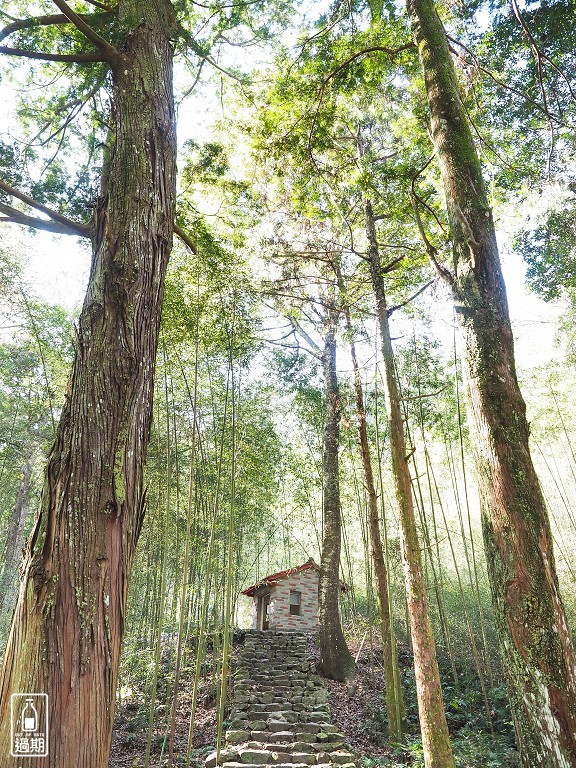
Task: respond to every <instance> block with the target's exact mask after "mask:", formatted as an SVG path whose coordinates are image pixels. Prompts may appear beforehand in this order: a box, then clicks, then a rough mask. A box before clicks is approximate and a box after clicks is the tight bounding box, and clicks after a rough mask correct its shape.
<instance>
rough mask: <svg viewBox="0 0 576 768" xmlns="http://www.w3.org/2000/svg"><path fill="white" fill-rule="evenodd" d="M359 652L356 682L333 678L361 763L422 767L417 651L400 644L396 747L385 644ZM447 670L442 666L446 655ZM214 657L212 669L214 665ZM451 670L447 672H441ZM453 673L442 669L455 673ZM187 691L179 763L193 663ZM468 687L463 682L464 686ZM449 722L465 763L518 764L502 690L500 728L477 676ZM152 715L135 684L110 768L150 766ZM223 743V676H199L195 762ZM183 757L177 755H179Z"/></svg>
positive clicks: (161, 752)
mask: <svg viewBox="0 0 576 768" xmlns="http://www.w3.org/2000/svg"><path fill="white" fill-rule="evenodd" d="M350 646H351V650H352V653H353V655H354V656H357V674H356V677H355V679H354V684H353V685H352V686H350V685H348V684H344V683H336V682H334V681H331V680H326V681H325V684H326V686H327V687H328V689H329V690H330V705H331V709H332V721H333V723H334V725H337V726H338V727H339V729H340V730H341V731H342V733H344V734H345V735H346V738H347V740H348V743H349V745H350V747H351V748H352V750H353V751H354V752H355V753H356V754H357V755H358V760H357V763H358V765H359V766H360V767H361V768H379V767H381V768H403V767H404V766H406V767H408V766H411V768H419V767H420V766H423V761H422V749H421V743H420V740H419V737H418V718H417V706H416V696H415V687H414V679H413V672H412V668H411V655H410V653H409V651H408V650H407V649H401V650H400V654H399V655H400V659H399V660H400V665H401V669H402V676H403V679H404V690H405V696H406V716H407V720H408V726H409V728H410V731H411V735H410V736H409V737H408V739H407V741H406V743H405V744H403V745H401V746H400V745H391V744H389V743H388V740H387V736H386V714H385V694H384V690H385V684H384V669H383V665H382V662H381V649H380V648H378V647H373V648H370V647H369V646H368V645H367V644H362V643H357V644H355V643H351V644H350ZM440 665H441V669H442V667H443V664H442V659H441V660H440ZM211 666H212V665H211V659H210V658H208V659H207V660H206V668H207V669H209V668H211ZM171 667H172V665H171V663H170V659H169V658H165V659H164V660H163V663H162V670H161V674H160V677H159V682H158V694H157V705H156V710H155V724H156V727H155V729H154V732H153V737H152V742H151V760H150V765H151V767H152V768H160V766H164V765H165V764H166V758H167V752H166V746H165V745H166V734H167V727H166V722H167V721H169V717H170V707H171V702H170V700H169V698H168V696H169V689H170V687H171V682H172V680H171V674H170V672H171ZM442 671H444V670H442ZM448 676H449V672H448V671H446V673H445V674H443V678H448ZM181 680H182V684H181V687H180V690H181V694H180V697H179V706H178V712H177V717H176V732H175V740H174V743H175V760H174V765H175V766H183V765H185V760H184V759H183V757H182V756H183V755H185V754H186V746H187V742H188V727H189V716H190V706H191V690H192V669H189V670H183V675H182V678H181ZM462 688H464V684H463V685H462ZM444 696H445V704H446V710H447V718H448V724H449V728H450V732H451V737H452V742H453V746H454V751H455V755H456V764H457V766H458V768H516V767H517V766H518V765H519V763H518V759H517V753H516V751H515V750H514V748H513V733H512V728H511V725H510V722H509V720H510V718H509V713H508V709H507V705H506V697H505V693H504V691H503V688H501V687H496V688H495V689H493V691H491V693H490V701H489V703H490V707H491V718H492V723H493V728H494V734H491V733H490V724H489V721H488V718H487V717H486V715H485V710H484V707H483V704H482V700H481V696H480V694H479V693H478V691H477V686H475V685H474V682H473V681H468V684H467V686H466V690H465V691H464V690H460V691H456V690H455V689H454V686H453V685H451V684H449V683H448V684H446V685H445V686H444ZM148 718H149V699H148V698H147V697H146V695H145V694H144V692H142V691H138V690H136V689H135V686H134V685H133V686H132V690H131V691H130V696H125V697H124V699H123V700H121V701H120V702H119V703H118V705H117V708H116V719H115V727H114V736H113V740H112V750H111V758H110V763H109V766H110V768H138V766H144V764H145V755H146V744H147V731H148ZM215 743H216V681H215V680H214V678H213V677H211V676H210V674H206V675H205V676H204V677H203V678H202V679H201V681H200V686H199V696H198V703H197V708H196V718H195V729H194V738H193V752H192V756H193V759H192V763H191V765H192V766H193V768H202V766H203V761H204V758H205V756H206V755H207V754H208V753H209V752H211V751H212V750H213V749H214V745H215ZM176 756H177V757H176Z"/></svg>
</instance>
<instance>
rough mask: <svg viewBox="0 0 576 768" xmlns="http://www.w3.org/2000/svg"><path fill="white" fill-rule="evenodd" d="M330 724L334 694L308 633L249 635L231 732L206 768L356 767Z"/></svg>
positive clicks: (237, 680) (237, 675)
mask: <svg viewBox="0 0 576 768" xmlns="http://www.w3.org/2000/svg"><path fill="white" fill-rule="evenodd" d="M353 760H354V755H353V754H352V753H351V752H349V751H348V750H347V749H346V745H345V738H344V736H343V734H341V733H339V732H338V729H337V728H336V727H335V726H334V725H332V724H331V723H330V708H329V706H328V691H327V690H326V689H325V688H324V686H323V685H322V681H321V679H320V677H319V676H318V675H317V674H315V665H314V662H313V660H312V657H311V656H310V655H309V652H308V641H307V638H306V636H305V635H302V634H296V633H294V632H272V631H255V630H252V631H250V632H247V633H246V639H245V642H244V647H243V648H242V650H241V653H240V660H239V664H238V668H237V670H236V673H235V676H234V694H233V710H232V714H231V729H230V730H229V731H227V732H226V745H225V747H224V748H223V749H221V751H220V755H219V758H217V755H216V753H215V752H214V753H212V754H211V755H209V757H208V758H207V760H206V768H216V766H218V765H219V766H222V768H264V766H276V767H277V768H307V766H317V768H331V767H332V766H339V767H340V768H355V764H354V762H353Z"/></svg>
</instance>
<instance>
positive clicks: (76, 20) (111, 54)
mask: <svg viewBox="0 0 576 768" xmlns="http://www.w3.org/2000/svg"><path fill="white" fill-rule="evenodd" d="M53 3H54V5H56V6H57V7H58V8H59V9H60V10H61V11H62V13H63V14H64V16H66V18H67V19H69V20H70V22H71V23H72V24H74V26H75V27H76V29H78V31H79V32H82V34H83V35H84V37H86V38H87V39H88V40H90V42H91V43H92V44H93V45H95V46H96V48H98V49H99V50H101V51H102V54H103V55H104V58H105V60H106V61H108V62H109V63H110V64H115V63H116V62H117V61H118V59H119V58H120V54H119V53H118V51H117V50H116V48H115V47H114V46H113V45H111V44H110V43H109V42H108V40H105V39H104V38H103V37H102V36H101V35H99V34H98V32H96V31H95V30H94V29H93V28H92V27H91V26H90V24H88V23H87V22H86V21H85V20H84V18H82V16H80V15H79V14H77V13H75V12H74V11H73V10H72V8H70V6H69V5H68V3H66V2H65V0H53Z"/></svg>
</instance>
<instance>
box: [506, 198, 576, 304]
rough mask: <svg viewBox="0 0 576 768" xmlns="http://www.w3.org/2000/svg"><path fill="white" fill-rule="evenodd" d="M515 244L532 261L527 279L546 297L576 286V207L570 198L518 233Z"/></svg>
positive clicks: (567, 291) (554, 297) (551, 296)
mask: <svg viewBox="0 0 576 768" xmlns="http://www.w3.org/2000/svg"><path fill="white" fill-rule="evenodd" d="M515 247H516V249H517V250H518V251H519V253H520V254H521V255H522V258H523V259H524V261H525V262H526V264H527V265H528V269H527V271H526V279H527V282H528V285H530V286H531V287H532V289H533V290H534V291H536V292H537V293H538V294H539V295H540V296H542V297H543V298H544V299H546V301H551V300H553V299H558V298H560V297H562V296H566V294H567V293H570V292H571V291H573V290H574V289H575V288H576V207H575V206H574V203H573V201H572V200H567V201H566V202H565V204H564V207H563V208H561V209H556V208H553V209H551V210H549V211H548V212H547V214H546V218H545V220H544V221H543V222H542V223H541V224H539V225H538V226H536V227H535V228H534V229H532V230H528V231H524V232H522V233H521V234H520V235H518V236H517V238H516V241H515Z"/></svg>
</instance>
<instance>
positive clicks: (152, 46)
mask: <svg viewBox="0 0 576 768" xmlns="http://www.w3.org/2000/svg"><path fill="white" fill-rule="evenodd" d="M117 12H118V28H119V29H120V30H122V32H123V42H122V43H121V44H119V45H120V47H119V48H118V50H117V51H116V52H115V56H114V57H113V59H110V63H111V65H112V81H113V105H112V113H111V120H112V121H113V126H114V128H113V130H112V131H111V135H112V136H113V145H112V146H111V147H110V152H111V156H110V161H109V165H108V169H107V173H105V178H104V183H103V186H102V195H101V197H100V199H99V201H98V204H97V208H96V210H95V214H94V226H93V234H92V242H93V257H92V268H91V272H90V278H89V285H88V289H87V294H86V298H85V301H84V306H83V309H82V314H81V316H80V320H79V326H78V335H77V345H76V355H75V360H74V365H73V370H72V374H71V382H70V388H69V392H68V396H67V398H66V402H65V405H64V408H63V411H62V415H61V419H60V423H59V425H58V430H57V435H56V439H55V443H54V445H53V447H52V450H51V453H50V456H49V459H48V464H47V469H46V474H45V481H44V488H43V494H42V499H41V505H40V511H39V514H38V518H37V520H36V523H35V527H34V530H33V532H32V535H31V537H30V541H29V544H28V550H27V555H26V562H25V571H24V575H23V578H22V580H21V583H20V589H19V596H18V603H17V606H16V610H15V614H14V618H13V622H12V628H11V632H10V637H9V640H8V645H7V649H6V653H5V658H4V665H3V669H2V677H1V680H0V766H2V768H5V767H7V766H17V765H18V766H20V765H21V762H22V761H21V760H16V759H15V758H11V757H10V695H11V694H12V693H14V692H24V693H25V692H30V691H34V692H45V693H47V694H48V696H49V718H50V727H49V742H50V743H49V756H48V757H47V758H45V759H44V760H42V766H43V768H71V766H78V768H105V767H106V766H107V765H108V756H109V751H110V740H111V734H112V722H113V714H114V698H115V691H116V683H117V678H118V664H119V657H120V647H121V641H122V634H123V629H124V616H125V607H126V595H127V589H128V577H129V573H130V568H131V564H132V560H133V555H134V549H135V546H136V542H137V539H138V535H139V532H140V528H141V525H142V519H143V515H144V504H145V494H144V490H143V468H144V459H145V455H146V448H147V443H148V437H149V431H150V420H151V404H152V395H153V378H154V361H155V356H156V347H157V338H158V329H159V323H160V314H161V304H162V297H163V291H164V276H165V271H166V266H167V261H168V257H169V253H170V249H171V244H172V236H173V222H174V199H175V172H176V164H175V155H176V137H175V120H174V106H173V97H172V57H173V51H172V46H171V43H170V39H171V37H173V35H174V33H175V18H174V14H173V9H172V5H171V3H169V2H168V1H167V0H120V2H119V3H118V8H117Z"/></svg>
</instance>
